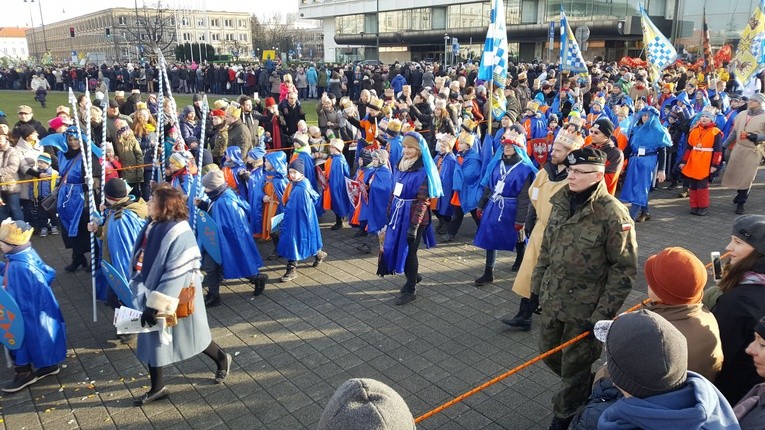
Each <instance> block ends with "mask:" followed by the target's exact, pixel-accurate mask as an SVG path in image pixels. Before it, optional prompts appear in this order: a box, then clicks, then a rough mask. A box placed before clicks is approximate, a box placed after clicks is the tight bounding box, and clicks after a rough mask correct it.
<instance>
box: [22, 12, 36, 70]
mask: <svg viewBox="0 0 765 430" xmlns="http://www.w3.org/2000/svg"><path fill="white" fill-rule="evenodd" d="M24 3H26V4H27V6H29V23H30V25H31V26H32V44H33V46H34V49H35V58H36V59H37V62H38V63H39V62H40V51H38V50H37V32H36V31H35V19H34V17H33V16H32V4H31V3H30V2H28V1H27V0H24Z"/></svg>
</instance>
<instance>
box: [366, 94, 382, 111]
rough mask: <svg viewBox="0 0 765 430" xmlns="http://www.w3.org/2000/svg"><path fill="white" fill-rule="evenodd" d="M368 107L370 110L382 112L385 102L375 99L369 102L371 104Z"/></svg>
mask: <svg viewBox="0 0 765 430" xmlns="http://www.w3.org/2000/svg"><path fill="white" fill-rule="evenodd" d="M367 107H368V108H370V109H374V110H376V111H380V110H382V107H383V101H382V100H380V99H378V98H377V97H375V98H373V99H372V100H370V101H369V104H367Z"/></svg>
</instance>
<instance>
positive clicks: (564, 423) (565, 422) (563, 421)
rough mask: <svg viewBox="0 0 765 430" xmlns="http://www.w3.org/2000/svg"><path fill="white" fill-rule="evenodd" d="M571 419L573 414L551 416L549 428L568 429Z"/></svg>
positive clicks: (554, 429)
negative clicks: (563, 416)
mask: <svg viewBox="0 0 765 430" xmlns="http://www.w3.org/2000/svg"><path fill="white" fill-rule="evenodd" d="M573 420H574V416H573V415H572V416H570V417H566V418H558V417H553V420H552V422H551V423H550V427H549V430H568V426H570V425H571V421H573Z"/></svg>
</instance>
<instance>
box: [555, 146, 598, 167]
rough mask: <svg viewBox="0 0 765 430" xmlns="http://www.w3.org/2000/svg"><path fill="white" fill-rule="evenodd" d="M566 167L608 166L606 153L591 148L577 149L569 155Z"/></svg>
mask: <svg viewBox="0 0 765 430" xmlns="http://www.w3.org/2000/svg"><path fill="white" fill-rule="evenodd" d="M563 163H564V164H565V165H566V166H578V165H580V164H592V165H595V166H605V165H606V153H605V152H603V151H601V150H599V149H595V148H592V147H589V146H586V147H584V148H581V149H575V150H573V151H571V152H569V153H568V157H566V160H565V161H564V162H563Z"/></svg>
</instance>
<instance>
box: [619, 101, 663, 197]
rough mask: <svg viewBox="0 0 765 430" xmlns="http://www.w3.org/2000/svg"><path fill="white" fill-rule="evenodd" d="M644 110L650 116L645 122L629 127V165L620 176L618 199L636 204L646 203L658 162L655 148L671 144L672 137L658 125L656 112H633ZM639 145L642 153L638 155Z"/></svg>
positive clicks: (652, 109)
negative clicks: (630, 134)
mask: <svg viewBox="0 0 765 430" xmlns="http://www.w3.org/2000/svg"><path fill="white" fill-rule="evenodd" d="M644 113H648V114H650V115H651V117H650V119H649V120H648V122H647V123H645V124H641V125H639V126H636V128H635V129H634V130H633V133H632V138H631V139H630V142H629V146H630V150H631V151H632V152H631V154H630V159H629V168H628V169H627V174H626V175H625V178H624V185H623V186H622V193H621V196H619V199H620V200H621V201H623V202H626V203H632V204H636V205H638V206H643V207H645V206H648V192H649V191H650V190H651V186H652V185H653V181H654V173H655V171H656V167H657V165H658V155H657V151H658V150H659V149H660V148H662V147H671V146H672V139H671V138H670V136H669V132H668V131H667V129H666V128H664V127H663V126H662V125H661V124H659V117H658V111H657V110H656V109H655V108H644V109H641V110H640V112H638V113H637V114H636V115H640V116H642V115H643V114H644ZM640 148H644V150H645V155H642V156H639V155H638V154H639V151H640Z"/></svg>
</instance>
